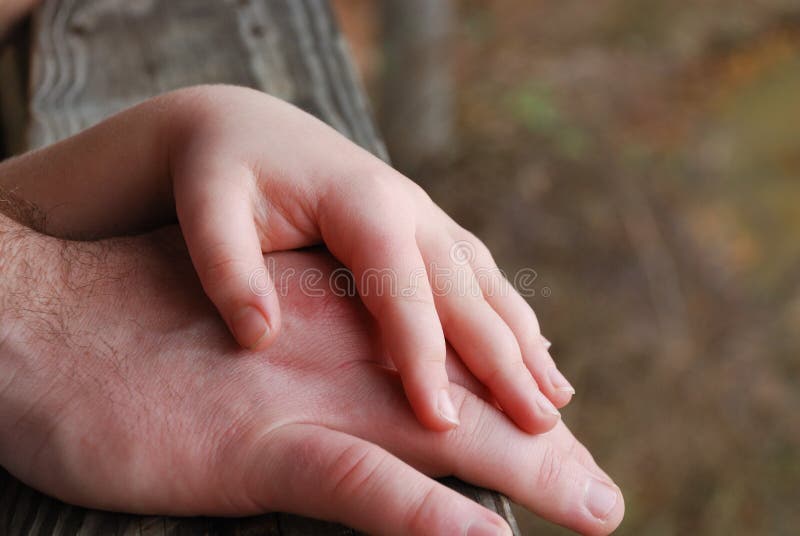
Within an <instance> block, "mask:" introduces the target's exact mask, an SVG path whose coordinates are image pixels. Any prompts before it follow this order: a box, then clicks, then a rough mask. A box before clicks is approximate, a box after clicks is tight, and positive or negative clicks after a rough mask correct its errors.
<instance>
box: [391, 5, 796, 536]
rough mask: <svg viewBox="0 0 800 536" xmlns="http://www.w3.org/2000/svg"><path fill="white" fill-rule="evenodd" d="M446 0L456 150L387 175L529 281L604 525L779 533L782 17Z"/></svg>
mask: <svg viewBox="0 0 800 536" xmlns="http://www.w3.org/2000/svg"><path fill="white" fill-rule="evenodd" d="M458 6H459V20H458V35H456V36H455V40H454V41H455V44H454V46H455V52H456V56H457V65H456V73H457V74H456V76H457V77H458V80H457V84H456V87H457V88H458V91H459V94H458V95H457V98H458V103H459V109H458V117H459V124H458V133H459V144H458V148H457V150H455V151H454V154H453V155H452V156H449V157H447V158H442V159H439V160H438V161H436V162H429V163H427V164H426V165H424V166H421V167H420V168H418V169H412V170H406V171H407V172H408V173H409V174H411V176H413V177H414V178H415V179H416V180H418V181H419V182H420V183H422V184H423V185H424V186H425V187H426V189H427V190H428V191H429V192H430V193H431V195H432V196H433V198H434V199H435V200H436V201H437V202H438V203H440V204H441V205H442V206H443V207H444V208H445V209H446V210H447V211H448V212H449V213H450V214H451V215H453V216H454V217H455V218H456V220H458V221H459V222H461V223H462V224H463V225H465V226H466V227H468V228H470V229H471V230H473V231H475V232H476V234H477V235H478V236H480V237H482V238H483V239H484V240H485V241H486V242H487V243H488V244H489V246H490V247H491V249H492V250H493V252H494V253H495V255H496V258H497V260H498V262H499V263H500V265H501V266H502V267H503V268H505V269H506V270H508V271H514V270H516V269H518V268H521V267H533V268H535V269H536V270H537V272H538V274H539V281H540V282H541V285H542V286H547V287H549V288H550V289H552V295H551V296H550V297H547V298H544V297H542V296H538V297H535V298H533V299H532V301H531V303H532V305H533V307H534V308H535V310H536V311H537V313H538V315H539V317H540V321H541V324H542V326H543V330H544V332H545V334H546V335H547V336H548V337H549V338H550V339H551V340H552V341H553V342H554V346H553V349H552V352H553V354H554V357H555V358H556V360H557V361H558V362H559V363H560V366H561V367H562V368H563V369H564V371H565V372H566V374H567V376H568V377H569V378H570V379H571V380H572V381H573V383H574V384H575V387H576V389H577V396H576V397H575V399H574V400H573V402H572V404H570V406H569V407H568V408H566V409H565V411H564V419H565V421H566V422H567V423H568V424H569V426H570V427H571V429H572V430H573V431H574V433H575V434H576V435H577V436H578V438H579V439H581V440H582V441H583V442H584V443H585V444H586V445H587V446H588V447H589V449H590V450H591V451H592V452H593V453H594V454H595V457H596V458H597V460H598V462H599V463H600V464H601V465H602V466H603V467H604V468H606V469H607V471H608V472H609V473H610V474H611V475H612V476H613V477H614V478H615V479H616V480H617V482H618V483H619V484H620V486H621V488H622V489H623V491H624V493H625V497H626V507H627V513H626V518H625V521H624V522H623V525H622V527H621V528H620V530H619V532H618V533H619V534H630V535H643V534H644V535H655V536H660V535H664V536H667V535H684V534H702V535H738V534H742V535H744V534H748V535H749V534H771V535H790V534H798V533H800V509H798V508H797V506H796V504H797V497H798V485H799V484H800V418H798V411H799V410H800V389H798V388H797V383H798V378H800V239H798V238H799V237H800V208H798V206H800V3H798V2H797V0H748V1H746V2H744V1H741V2H740V1H732V0H703V1H695V2H689V1H685V0H684V1H667V0H594V1H592V2H586V1H582V0H562V1H554V0H551V1H544V0H539V1H526V0H494V1H488V2H487V1H478V0H474V1H461V2H458ZM519 519H520V521H521V524H522V525H523V527H524V529H525V533H526V534H542V535H549V534H565V533H566V531H563V530H561V529H559V528H557V527H553V526H551V525H549V524H546V523H543V522H541V521H538V520H536V519H535V516H533V515H532V514H528V513H524V512H522V511H520V514H519Z"/></svg>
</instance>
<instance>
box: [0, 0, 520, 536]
mask: <svg viewBox="0 0 800 536" xmlns="http://www.w3.org/2000/svg"><path fill="white" fill-rule="evenodd" d="M32 40H33V41H32V52H31V96H30V103H29V115H30V124H29V130H28V137H27V139H28V145H29V147H31V148H34V147H40V146H43V145H47V144H50V143H53V142H54V141H56V140H59V139H61V138H64V137H66V136H69V135H70V134H72V133H75V132H77V131H79V130H81V129H83V128H85V127H87V126H89V125H92V124H94V123H95V122H97V121H99V120H100V119H102V118H103V117H106V116H108V115H109V114H111V113H113V112H115V111H118V110H120V109H122V108H125V107H128V106H130V105H132V104H134V103H136V102H140V101H142V100H145V99H147V98H148V97H151V96H153V95H156V94H159V93H163V92H164V91H168V90H171V89H176V88H179V87H185V86H189V85H194V84H200V83H229V84H238V85H244V86H250V87H254V88H258V89H261V90H263V91H266V92H269V93H271V94H274V95H277V96H279V97H281V98H284V99H286V100H289V101H291V102H293V103H295V104H296V105H298V106H300V107H302V108H304V109H305V110H307V111H309V112H310V113H313V114H314V115H316V116H318V117H320V118H321V119H322V120H324V121H326V122H327V123H329V124H330V125H332V126H333V127H335V128H336V129H338V130H339V131H340V132H342V133H343V134H345V135H346V136H348V137H349V138H350V139H352V140H353V141H354V142H356V143H358V144H360V145H362V146H363V147H365V148H367V149H369V150H370V151H372V152H373V153H374V154H376V155H378V156H380V157H381V158H384V159H387V155H386V150H385V148H384V145H383V142H382V140H381V139H380V137H379V136H378V134H377V132H376V130H375V128H374V126H373V122H372V120H371V117H370V114H369V111H368V108H367V103H366V99H365V96H364V93H363V91H362V90H361V87H360V85H359V83H358V81H357V78H356V76H355V75H354V72H353V68H352V66H351V64H350V61H349V56H348V53H347V50H346V45H345V43H344V41H343V39H342V37H341V35H340V34H339V32H338V29H337V28H336V25H335V23H334V21H333V16H332V14H331V12H330V9H329V7H328V5H327V4H326V3H325V2H324V1H322V0H47V1H45V2H44V4H43V5H42V7H41V8H40V9H39V10H38V12H37V13H36V15H35V17H34V22H33V30H32ZM445 483H446V484H447V485H449V486H451V487H453V488H454V489H457V490H458V491H460V492H461V493H463V494H464V495H466V496H467V497H470V498H472V499H473V500H475V501H477V502H479V503H481V504H483V505H484V506H486V507H487V508H490V509H491V510H494V511H496V512H498V513H499V514H500V515H502V516H503V517H505V518H506V519H507V520H508V521H509V523H510V524H511V526H512V528H513V529H514V530H515V532H516V533H518V529H517V528H516V522H515V521H514V518H513V515H512V514H511V510H510V506H509V503H508V500H507V499H506V498H505V497H503V496H502V495H499V494H497V493H494V492H490V491H487V490H484V489H480V488H475V487H473V486H469V485H467V484H464V483H463V482H459V481H457V480H455V479H445ZM0 534H5V535H9V536H17V535H38V534H42V535H44V534H58V535H62V534H63V535H77V534H80V535H86V536H91V535H95V534H97V535H99V534H104V535H105V534H113V535H123V534H147V535H159V536H160V535H167V534H170V535H171V534H209V535H215V534H245V535H249V534H269V535H276V536H277V535H281V536H284V535H309V534H313V535H322V536H324V535H348V534H355V532H354V531H352V530H350V529H347V528H345V527H341V526H337V525H332V524H327V523H322V522H319V521H315V520H311V519H305V518H300V517H297V516H292V515H288V514H279V513H275V514H268V515H264V516H259V517H252V518H246V519H209V518H192V519H188V518H166V517H144V516H133V515H126V514H115V513H110V512H99V511H93V510H87V509H83V508H78V507H74V506H70V505H67V504H64V503H61V502H60V501H57V500H55V499H52V498H49V497H46V496H44V495H42V494H40V493H38V492H36V491H34V490H32V489H30V488H28V487H27V486H25V485H24V484H22V483H20V482H19V481H17V480H15V479H14V478H13V477H11V476H10V475H9V474H8V473H6V472H5V471H2V470H0Z"/></svg>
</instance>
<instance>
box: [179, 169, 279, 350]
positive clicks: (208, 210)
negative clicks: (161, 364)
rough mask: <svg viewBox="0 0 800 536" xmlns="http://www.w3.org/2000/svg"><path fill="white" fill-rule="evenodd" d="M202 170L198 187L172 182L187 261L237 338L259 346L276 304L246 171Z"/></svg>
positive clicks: (272, 332)
mask: <svg viewBox="0 0 800 536" xmlns="http://www.w3.org/2000/svg"><path fill="white" fill-rule="evenodd" d="M203 173H205V174H206V175H207V178H206V179H205V180H204V181H203V182H202V186H201V187H196V186H192V187H189V186H184V183H183V182H181V181H176V193H175V199H176V208H177V212H178V219H179V220H180V225H181V229H182V231H183V234H184V237H185V239H186V244H187V246H188V248H189V253H190V255H191V257H192V262H193V264H194V266H195V269H196V270H197V273H198V275H199V277H200V281H201V283H202V285H203V289H204V290H205V292H206V294H207V295H208V297H209V298H210V299H211V301H212V302H214V305H216V307H217V309H218V310H219V312H220V314H221V315H222V317H223V319H224V320H225V322H226V323H227V324H228V327H229V329H230V330H231V332H232V333H233V335H234V337H235V338H236V340H237V342H238V343H239V344H240V345H241V346H242V347H244V348H248V349H251V350H258V349H262V348H265V347H266V346H267V345H269V343H270V342H272V340H274V338H275V336H276V335H277V333H278V330H279V329H280V306H279V303H278V297H277V294H276V292H275V288H274V285H273V282H272V278H271V275H270V274H269V272H268V270H267V268H266V265H265V264H264V258H263V255H262V250H261V242H260V240H259V236H258V232H257V230H256V226H255V222H254V218H253V208H252V207H253V205H252V202H251V199H250V193H249V192H250V191H251V190H250V187H249V184H248V181H249V180H250V179H249V175H248V174H249V171H246V170H243V169H237V168H236V167H233V168H229V169H224V170H219V169H213V168H207V169H204V170H203ZM192 184H194V185H196V184H197V182H196V181H192Z"/></svg>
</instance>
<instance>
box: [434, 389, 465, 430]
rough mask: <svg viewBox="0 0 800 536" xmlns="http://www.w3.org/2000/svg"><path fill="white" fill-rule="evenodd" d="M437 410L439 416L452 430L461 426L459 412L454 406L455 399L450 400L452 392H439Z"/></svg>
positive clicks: (442, 390)
mask: <svg viewBox="0 0 800 536" xmlns="http://www.w3.org/2000/svg"><path fill="white" fill-rule="evenodd" d="M437 409H438V410H439V416H440V417H441V418H442V419H444V420H445V421H446V422H447V423H448V424H449V425H450V428H455V427H456V426H458V425H460V424H461V421H459V419H458V412H457V411H456V407H455V405H454V404H453V399H452V398H450V392H449V390H448V389H441V390H440V391H439V396H438V398H437Z"/></svg>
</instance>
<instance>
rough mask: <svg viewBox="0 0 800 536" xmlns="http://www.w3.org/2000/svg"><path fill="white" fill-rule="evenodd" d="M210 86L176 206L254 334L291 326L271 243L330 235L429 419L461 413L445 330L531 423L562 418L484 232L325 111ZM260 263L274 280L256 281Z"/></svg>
mask: <svg viewBox="0 0 800 536" xmlns="http://www.w3.org/2000/svg"><path fill="white" fill-rule="evenodd" d="M211 95H212V96H213V98H214V99H219V100H218V101H216V102H212V101H209V100H208V99H209V97H208V94H207V93H199V94H198V96H197V102H196V103H195V104H194V105H193V106H190V107H189V108H190V109H191V110H193V112H192V117H191V118H189V120H188V121H187V122H186V123H185V126H184V127H183V129H182V130H179V131H177V134H176V138H175V145H173V148H174V151H173V154H172V176H173V180H174V195H175V204H176V206H177V212H178V219H179V221H180V224H181V227H182V229H183V232H184V235H185V238H186V242H187V244H188V247H189V251H190V253H191V256H192V260H193V262H194V265H195V267H196V269H197V272H198V274H199V276H200V279H201V281H202V283H203V288H204V289H205V290H206V292H207V293H208V295H209V297H210V298H211V300H212V301H213V302H214V303H215V304H216V306H217V307H218V309H219V310H220V312H221V313H222V316H223V317H224V318H225V320H226V322H227V323H228V325H229V327H230V329H231V331H232V332H233V334H234V335H235V337H236V339H237V340H238V341H239V343H240V344H241V345H242V346H244V347H247V348H251V349H257V348H263V347H265V346H266V345H267V344H269V343H270V342H271V341H272V340H273V339H274V338H275V337H276V336H277V334H278V331H279V329H280V310H279V303H278V301H279V300H278V298H279V296H278V293H276V292H274V291H272V289H271V288H270V287H269V285H271V283H266V284H265V277H267V271H266V270H265V266H264V261H263V257H262V253H263V252H267V251H275V250H286V249H294V248H298V247H303V246H309V245H312V244H317V243H319V242H320V241H324V243H325V244H326V246H327V247H328V249H329V250H330V251H331V252H332V253H333V254H334V255H335V256H336V257H337V258H338V259H339V260H340V261H341V262H342V263H344V264H345V265H346V266H347V267H349V268H350V269H351V270H352V272H353V275H354V279H355V284H356V288H357V290H358V292H359V294H360V295H361V298H362V300H363V301H364V303H365V305H366V306H367V308H368V309H369V311H370V312H371V313H372V314H373V315H374V317H375V318H376V319H377V321H378V322H379V324H380V326H381V329H382V332H383V334H384V340H385V344H386V348H387V350H388V352H389V353H390V356H391V358H392V360H393V362H394V364H395V366H396V367H397V369H398V371H399V372H400V375H401V377H402V380H403V385H404V387H405V390H406V393H407V395H408V398H409V400H410V402H411V404H412V406H413V408H414V411H415V412H416V414H417V415H418V417H419V419H420V420H421V421H422V422H423V423H424V424H425V425H427V426H429V427H431V428H436V429H445V428H449V427H452V426H453V425H455V424H456V423H457V421H458V411H457V409H456V408H454V407H453V405H452V403H451V401H450V397H449V395H448V379H447V374H446V372H445V364H444V359H445V338H446V339H447V341H448V342H449V343H450V344H451V345H452V346H453V347H454V348H455V349H456V351H457V352H458V353H459V355H460V356H461V357H462V359H463V360H464V362H465V363H466V364H467V366H468V367H469V369H470V370H471V371H472V373H473V374H474V375H475V376H476V377H477V378H478V379H479V380H480V381H481V382H483V383H484V384H485V385H486V386H487V387H488V389H489V391H490V392H491V394H492V395H493V396H494V397H495V399H496V400H497V401H498V402H499V404H500V405H501V406H502V408H503V409H504V410H505V411H506V412H507V413H508V414H509V415H510V417H511V418H512V419H513V420H514V421H515V422H516V423H517V424H518V425H519V426H520V427H522V428H523V429H525V430H527V431H530V432H542V431H545V430H548V429H550V428H551V427H552V426H553V425H554V424H555V423H556V421H557V419H558V412H557V410H556V408H555V406H554V404H553V403H552V402H555V403H556V404H559V405H563V404H564V403H566V402H567V401H568V400H569V398H570V396H571V392H572V391H571V388H570V387H569V384H568V383H566V381H565V380H563V379H562V377H561V376H560V375H559V374H558V373H557V371H556V369H555V368H554V364H553V361H552V359H551V358H550V356H549V354H548V352H547V343H546V341H545V340H544V339H543V338H542V337H541V336H540V334H539V326H538V324H537V321H536V317H535V315H534V314H533V311H532V310H531V309H530V307H529V306H528V305H527V303H526V302H525V301H524V300H523V299H522V298H521V297H520V296H519V295H518V294H517V293H516V292H515V291H514V290H513V289H512V288H511V285H509V284H508V283H507V282H506V281H505V279H503V278H502V276H500V275H499V274H498V270H497V267H496V266H495V263H494V261H493V260H492V257H491V255H490V253H489V251H488V250H487V249H486V247H485V246H484V245H483V244H482V243H481V242H480V241H479V240H477V239H476V238H475V237H474V236H472V235H471V234H470V233H469V232H467V231H465V230H464V229H463V228H461V227H460V226H459V225H458V224H456V223H455V222H454V221H453V220H452V219H451V218H450V217H448V216H447V215H446V214H445V213H444V212H443V211H442V210H441V209H440V208H439V207H438V206H436V204H434V203H433V202H432V201H431V199H430V198H429V197H428V196H427V194H426V193H425V192H424V191H423V190H422V189H421V188H420V187H419V186H417V185H416V184H414V183H413V182H412V181H410V180H409V179H407V178H406V177H404V176H402V175H401V174H399V173H398V172H396V171H395V170H393V169H392V168H390V167H389V166H387V165H386V164H385V163H383V162H382V161H380V160H379V159H377V158H375V157H374V156H372V155H371V154H369V153H367V152H366V151H365V150H363V149H361V148H360V147H358V146H356V145H355V144H353V143H351V142H350V141H348V140H347V139H345V138H344V137H342V136H341V135H340V134H338V133H337V132H336V131H334V130H333V129H332V128H330V127H328V126H327V125H325V124H324V123H322V122H320V121H318V120H317V119H315V118H314V117H312V116H310V115H308V114H306V113H304V112H302V111H300V110H298V109H297V108H295V107H293V106H291V105H289V104H287V103H285V102H283V101H280V100H277V99H275V98H272V97H268V96H265V95H264V94H262V93H259V92H255V91H248V90H243V89H239V88H217V89H216V92H213V93H212V94H211ZM254 275H257V276H258V279H259V285H258V286H259V290H262V291H264V290H266V292H254V289H253V281H254ZM501 281H502V282H503V283H505V284H504V285H501V284H500V282H501ZM478 284H480V287H481V288H478V287H477V285H478ZM481 291H482V292H481ZM534 378H535V379H536V381H534ZM537 382H538V384H539V386H540V387H541V391H540V389H539V388H537ZM542 392H543V393H542ZM551 401H552V402H551Z"/></svg>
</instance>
